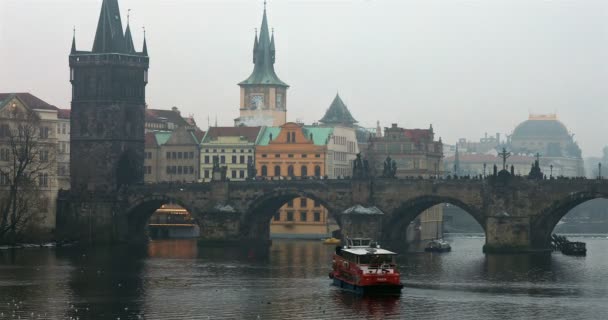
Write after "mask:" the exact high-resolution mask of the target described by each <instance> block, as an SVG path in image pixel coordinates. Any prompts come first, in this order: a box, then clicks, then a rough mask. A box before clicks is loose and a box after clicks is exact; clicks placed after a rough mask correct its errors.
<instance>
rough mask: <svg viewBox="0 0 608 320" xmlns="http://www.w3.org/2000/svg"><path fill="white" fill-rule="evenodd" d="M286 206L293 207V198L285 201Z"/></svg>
mask: <svg viewBox="0 0 608 320" xmlns="http://www.w3.org/2000/svg"><path fill="white" fill-rule="evenodd" d="M287 208H293V199H291V200H289V201H288V202H287Z"/></svg>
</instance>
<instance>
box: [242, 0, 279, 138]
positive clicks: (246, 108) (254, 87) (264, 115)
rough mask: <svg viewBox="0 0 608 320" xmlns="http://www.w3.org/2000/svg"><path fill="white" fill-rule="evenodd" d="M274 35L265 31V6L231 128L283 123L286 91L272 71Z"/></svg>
mask: <svg viewBox="0 0 608 320" xmlns="http://www.w3.org/2000/svg"><path fill="white" fill-rule="evenodd" d="M275 53H276V51H275V44H274V32H272V36H271V34H270V32H269V30H268V19H267V18H266V4H265V3H264V16H263V18H262V27H261V28H260V36H259V37H258V35H257V31H256V35H255V37H254V39H253V64H254V67H253V72H252V73H251V75H250V76H249V78H247V79H246V80H245V81H243V82H241V83H239V86H240V87H241V103H240V117H239V118H237V119H235V125H237V126H238V125H245V126H282V125H283V124H285V122H286V121H287V96H286V95H287V89H288V88H289V85H287V84H286V83H285V82H283V81H281V79H279V77H278V76H277V74H276V73H275V71H274V62H275Z"/></svg>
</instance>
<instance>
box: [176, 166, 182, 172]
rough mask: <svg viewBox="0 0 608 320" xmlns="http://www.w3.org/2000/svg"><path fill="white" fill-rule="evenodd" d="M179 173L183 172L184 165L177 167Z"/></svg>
mask: <svg viewBox="0 0 608 320" xmlns="http://www.w3.org/2000/svg"><path fill="white" fill-rule="evenodd" d="M177 174H182V166H178V167H177Z"/></svg>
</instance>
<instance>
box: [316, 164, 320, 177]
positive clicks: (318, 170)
mask: <svg viewBox="0 0 608 320" xmlns="http://www.w3.org/2000/svg"><path fill="white" fill-rule="evenodd" d="M315 176H316V177H320V176H321V167H320V166H315Z"/></svg>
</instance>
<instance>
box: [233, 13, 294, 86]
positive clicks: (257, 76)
mask: <svg viewBox="0 0 608 320" xmlns="http://www.w3.org/2000/svg"><path fill="white" fill-rule="evenodd" d="M274 61H275V48H274V33H273V35H272V40H271V39H270V32H269V31H268V19H267V18H266V7H264V17H263V18H262V27H261V29H260V37H259V39H257V38H256V39H255V40H254V44H253V64H254V67H253V72H252V73H251V75H250V76H249V78H247V80H245V81H243V82H241V83H239V85H274V86H281V87H289V85H287V84H286V83H285V82H283V81H281V79H279V77H278V76H277V74H276V73H275V72H274Z"/></svg>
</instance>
